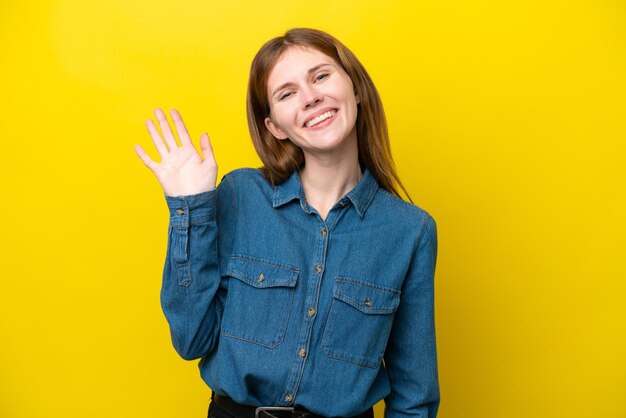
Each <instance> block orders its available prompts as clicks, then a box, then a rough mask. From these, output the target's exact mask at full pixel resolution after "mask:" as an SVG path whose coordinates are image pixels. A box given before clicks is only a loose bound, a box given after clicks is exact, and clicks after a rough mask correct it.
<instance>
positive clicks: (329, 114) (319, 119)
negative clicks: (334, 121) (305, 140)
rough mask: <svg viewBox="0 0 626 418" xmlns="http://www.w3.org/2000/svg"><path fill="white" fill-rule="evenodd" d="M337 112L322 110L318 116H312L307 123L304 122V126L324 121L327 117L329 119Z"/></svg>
mask: <svg viewBox="0 0 626 418" xmlns="http://www.w3.org/2000/svg"><path fill="white" fill-rule="evenodd" d="M336 113H337V111H336V110H329V111H328V112H324V113H322V114H321V115H319V116H316V117H314V118H313V119H311V120H310V121H308V122H307V123H305V124H304V127H305V128H312V127H314V126H315V125H317V124H319V123H322V122H324V121H325V120H327V119H331V118H333V117H334V116H335V114H336Z"/></svg>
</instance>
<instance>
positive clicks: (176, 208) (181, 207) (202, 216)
mask: <svg viewBox="0 0 626 418" xmlns="http://www.w3.org/2000/svg"><path fill="white" fill-rule="evenodd" d="M216 194H217V189H212V190H209V191H208V192H202V193H198V194H192V195H186V196H168V195H167V194H164V196H165V201H166V203H167V207H168V209H169V211H170V226H176V227H189V226H193V225H200V224H206V223H209V222H215V206H216V202H215V201H216Z"/></svg>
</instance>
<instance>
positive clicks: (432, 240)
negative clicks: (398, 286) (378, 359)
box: [385, 215, 439, 418]
mask: <svg viewBox="0 0 626 418" xmlns="http://www.w3.org/2000/svg"><path fill="white" fill-rule="evenodd" d="M424 223H425V225H424V227H423V228H422V233H421V238H420V239H419V243H418V245H417V248H416V250H415V252H414V256H413V260H412V261H411V265H410V267H409V271H408V276H407V278H406V280H405V283H404V285H403V288H402V293H401V300H400V306H399V307H398V311H397V312H396V317H395V319H394V325H393V328H392V331H391V335H390V338H389V342H388V344H387V350H386V352H385V368H386V369H387V372H388V376H389V381H390V384H391V393H390V394H389V395H388V396H387V397H386V398H385V405H386V406H385V418H400V417H420V418H434V417H436V416H437V410H438V407H439V381H438V373H437V349H436V345H435V320H434V274H435V264H436V260H437V227H436V224H435V221H434V220H433V218H432V217H430V215H427V217H426V219H425V221H424Z"/></svg>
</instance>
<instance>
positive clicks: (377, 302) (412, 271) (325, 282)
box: [161, 169, 439, 418]
mask: <svg viewBox="0 0 626 418" xmlns="http://www.w3.org/2000/svg"><path fill="white" fill-rule="evenodd" d="M166 200H167V204H168V207H169V209H170V226H169V237H168V249H167V259H166V261H165V268H164V272H163V287H162V291H161V303H162V307H163V311H164V313H165V316H166V318H167V320H168V323H169V326H170V331H171V336H172V342H173V345H174V347H175V349H176V351H177V352H178V353H179V354H180V356H182V357H183V358H185V359H188V360H191V359H196V358H202V359H201V361H200V363H199V367H200V372H201V375H202V378H203V379H204V381H205V382H206V383H207V384H208V385H209V387H211V389H212V390H213V391H214V392H216V393H218V394H221V395H227V396H230V397H231V398H232V399H234V400H235V401H236V402H239V403H242V404H247V405H253V406H261V405H263V406H293V405H298V406H302V407H305V408H307V409H309V410H310V411H312V412H314V413H317V414H320V415H324V416H344V417H345V416H353V415H357V414H359V413H361V412H363V411H364V410H366V409H368V408H370V407H371V406H372V405H374V404H375V403H376V402H378V401H379V400H381V399H385V404H386V407H385V416H386V417H387V418H394V417H407V416H414V417H435V416H436V414H437V409H438V406H439V385H438V378H437V354H436V347H435V326H434V309H433V308H434V306H433V291H434V283H433V279H434V271H435V263H436V256H437V233H436V225H435V222H434V220H433V218H432V217H431V216H430V215H429V214H428V213H427V212H425V211H424V210H422V209H420V208H418V207H417V206H415V205H413V204H410V203H407V202H405V201H403V200H401V199H399V198H397V197H395V196H393V195H392V194H390V193H388V192H387V191H385V190H384V189H382V188H381V187H379V185H378V183H377V181H376V179H375V178H374V176H373V175H372V174H371V173H370V172H369V171H368V170H365V171H364V173H363V177H362V178H361V180H360V181H359V183H358V185H357V186H356V187H355V188H354V189H353V190H352V191H350V192H349V193H347V194H346V195H345V196H343V197H342V198H341V199H340V200H339V201H338V202H337V203H336V204H335V205H334V206H333V208H332V209H331V210H330V212H329V213H328V215H327V217H326V219H322V218H321V216H320V215H319V214H318V213H317V211H316V210H315V209H314V208H312V207H311V206H310V205H309V204H308V203H307V201H306V199H305V196H304V192H303V190H302V186H301V184H300V177H299V174H298V173H297V172H294V173H293V175H292V176H291V177H290V178H289V179H288V180H287V181H286V182H284V183H282V184H281V185H278V186H276V187H273V186H272V185H271V184H270V183H269V182H268V181H267V180H266V179H265V178H264V177H263V176H262V174H261V172H260V171H259V170H256V169H239V170H235V171H233V172H231V173H229V174H227V175H226V176H224V178H223V179H222V181H221V182H220V185H219V187H217V188H216V189H213V190H211V191H209V192H204V193H199V194H195V195H190V196H177V197H170V196H166Z"/></svg>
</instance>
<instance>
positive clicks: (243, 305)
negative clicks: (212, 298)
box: [222, 256, 299, 348]
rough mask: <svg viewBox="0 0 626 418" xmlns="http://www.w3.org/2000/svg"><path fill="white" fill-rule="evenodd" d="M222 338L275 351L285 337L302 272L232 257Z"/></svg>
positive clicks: (293, 268) (241, 257)
mask: <svg viewBox="0 0 626 418" xmlns="http://www.w3.org/2000/svg"><path fill="white" fill-rule="evenodd" d="M228 275H229V276H230V281H229V283H228V297H227V299H226V306H225V308H224V316H223V318H222V335H224V336H226V337H231V338H237V339H240V340H245V341H248V342H251V343H255V344H260V345H262V346H265V347H270V348H274V347H276V346H277V345H279V344H280V343H281V342H282V341H283V339H284V338H285V331H286V330H287V323H288V321H289V316H290V312H291V306H292V303H293V294H294V288H295V286H296V282H297V279H298V275H299V269H297V268H295V267H291V266H288V265H285V264H282V263H272V262H270V261H265V260H263V261H261V260H257V259H253V258H249V257H244V256H232V257H231V259H230V262H229V264H228Z"/></svg>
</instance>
